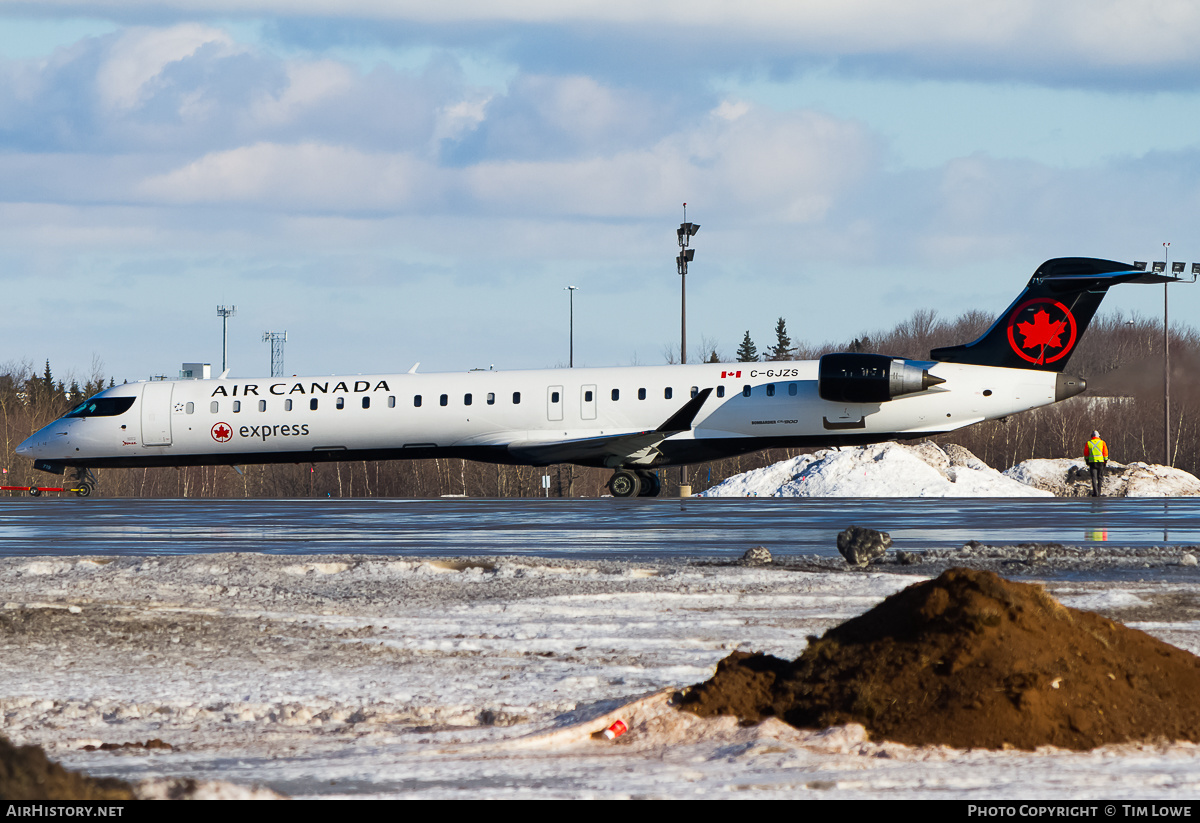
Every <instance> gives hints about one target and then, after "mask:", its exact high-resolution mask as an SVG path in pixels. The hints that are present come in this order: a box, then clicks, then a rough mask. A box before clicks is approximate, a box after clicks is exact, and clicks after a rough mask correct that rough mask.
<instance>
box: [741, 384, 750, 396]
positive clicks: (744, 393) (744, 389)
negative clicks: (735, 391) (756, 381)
mask: <svg viewBox="0 0 1200 823" xmlns="http://www.w3.org/2000/svg"><path fill="white" fill-rule="evenodd" d="M749 396H750V387H749V386H742V397H749Z"/></svg>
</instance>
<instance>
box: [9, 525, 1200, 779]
mask: <svg viewBox="0 0 1200 823" xmlns="http://www.w3.org/2000/svg"><path fill="white" fill-rule="evenodd" d="M742 550H744V547H740V546H738V547H731V555H730V559H731V560H734V559H735V558H736V557H738V556H740V553H741V551H742ZM1171 568H1176V566H1172V567H1171ZM1178 568H1179V569H1180V571H1179V576H1178V578H1175V577H1172V574H1174V572H1172V571H1171V570H1170V569H1166V570H1165V573H1164V574H1159V575H1158V576H1157V577H1156V579H1155V580H1154V581H1151V582H1141V581H1140V580H1139V579H1138V575H1137V573H1133V574H1130V575H1126V576H1125V577H1124V580H1123V582H1120V583H1113V582H1089V581H1087V580H1086V579H1084V578H1081V577H1079V576H1072V577H1071V578H1070V579H1069V581H1068V582H1058V583H1052V584H1051V585H1050V586H1049V588H1050V591H1051V593H1052V594H1054V595H1055V596H1056V597H1058V598H1060V599H1061V600H1062V601H1063V602H1064V603H1066V604H1067V605H1071V606H1075V607H1080V608H1088V609H1094V610H1098V611H1102V612H1105V613H1107V614H1110V615H1111V616H1113V617H1115V618H1117V619H1122V620H1124V621H1125V622H1126V623H1127V624H1129V625H1132V626H1134V627H1138V628H1142V629H1144V630H1146V631H1149V632H1150V633H1152V634H1155V635H1156V636H1159V637H1162V638H1163V639H1165V640H1167V641H1168V642H1171V643H1174V644H1175V645H1178V646H1181V647H1183V648H1186V649H1188V650H1190V651H1192V652H1196V651H1197V650H1200V623H1198V622H1197V621H1196V619H1195V617H1196V614H1197V613H1198V612H1200V599H1198V598H1197V596H1196V594H1195V585H1194V575H1193V576H1192V577H1188V576H1187V575H1188V572H1187V571H1186V570H1185V569H1184V567H1178ZM917 579H920V578H918V577H917V576H915V575H912V574H891V573H879V572H876V571H867V572H857V571H848V570H830V571H802V570H800V567H799V566H796V565H793V566H790V567H786V568H785V567H780V566H774V565H772V566H765V567H748V566H740V565H737V564H736V563H732V562H731V563H729V564H723V565H719V564H713V563H699V562H690V561H684V560H676V561H669V562H654V563H632V562H587V561H553V562H552V561H545V560H539V559H536V558H494V557H493V558H486V559H471V558H463V559H457V560H447V559H437V560H420V559H413V558H392V557H385V556H353V555H339V556H321V557H311V556H310V557H302V558H301V557H295V556H278V555H255V554H224V555H185V556H176V557H164V558H154V559H146V558H121V557H117V558H96V557H90V558H52V559H51V558H34V559H30V558H8V559H0V602H2V603H3V608H2V609H0V648H2V653H3V659H4V660H5V666H3V667H0V713H2V716H3V718H4V726H3V733H4V734H5V735H6V736H8V737H9V738H10V739H12V740H13V741H14V742H17V743H21V744H24V743H38V744H40V745H42V746H44V747H45V748H46V749H47V751H48V752H49V754H50V755H51V757H54V758H57V759H60V760H61V761H62V762H64V764H66V765H68V766H70V767H73V768H83V769H86V770H88V771H91V772H92V773H94V774H106V775H117V776H121V777H125V778H129V779H135V780H136V779H139V778H142V777H149V776H157V775H190V776H193V777H198V778H216V779H222V780H229V781H234V782H239V783H244V784H255V783H259V784H265V785H268V786H270V787H271V788H274V789H276V790H278V791H281V792H284V793H286V794H290V795H293V796H321V797H339V796H370V797H429V798H435V797H605V798H608V797H625V796H644V797H753V798H765V797H774V796H788V797H809V798H889V799H900V798H937V799H944V798H959V799H974V798H980V799H983V798H993V799H994V798H1030V799H1034V798H1042V799H1063V798H1074V799H1085V798H1109V799H1121V798H1151V799H1153V798H1162V799H1177V798H1179V797H1192V796H1195V795H1196V793H1197V791H1198V790H1200V748H1198V747H1196V746H1193V745H1186V744H1147V745H1141V746H1116V747H1110V748H1106V749H1102V750H1098V751H1095V752H1090V753H1072V752H1063V751H1052V750H1047V751H1041V752H1038V753H1025V752H1013V751H1004V752H986V751H956V750H950V749H945V748H928V749H914V748H907V747H904V746H899V745H895V744H890V743H878V742H872V741H869V740H866V739H865V737H864V735H863V734H862V731H861V729H860V728H857V727H847V728H842V729H834V730H830V731H824V732H803V731H798V730H795V729H791V728H790V727H787V726H784V725H782V724H780V723H776V722H773V721H772V722H767V723H764V724H761V725H759V726H756V727H750V728H742V727H739V726H738V725H737V723H736V722H735V721H733V720H732V719H723V720H716V721H708V720H701V719H699V718H696V717H694V716H692V715H684V714H682V713H679V712H676V711H675V710H674V709H672V708H671V707H670V706H668V705H667V703H666V694H667V691H669V690H670V689H674V688H678V687H681V686H686V685H689V684H692V683H695V682H698V681H700V680H703V679H706V678H707V677H708V676H709V675H710V674H711V672H712V669H713V666H714V665H715V663H716V662H717V661H718V660H719V659H721V658H722V657H724V656H725V655H726V654H728V652H729V651H730V650H732V649H753V650H757V651H763V652H768V653H771V654H776V655H780V656H785V657H794V656H796V655H797V654H799V652H800V651H801V650H802V649H803V648H804V645H805V643H806V639H805V638H806V636H807V635H810V634H818V633H820V632H822V631H823V630H824V629H826V628H828V627H829V626H831V625H833V624H835V623H839V622H841V621H843V620H845V619H846V618H849V617H851V616H853V615H856V614H859V613H861V612H863V611H865V610H867V609H869V608H870V607H871V606H873V605H874V604H875V603H876V602H878V601H879V600H880V599H881V598H883V597H885V596H886V595H888V594H891V593H893V592H895V591H897V590H899V589H900V588H902V587H904V586H906V585H908V584H909V583H912V582H914V581H915V580H917ZM616 718H621V719H623V720H625V721H626V723H627V724H628V725H629V727H630V731H629V732H628V733H627V734H626V735H624V736H622V737H620V738H618V739H617V740H615V741H611V742H610V741H607V740H600V739H595V738H593V736H592V735H593V732H596V731H598V730H599V729H602V728H604V727H606V726H607V725H609V723H611V722H612V721H613V720H614V719H616ZM154 738H157V739H160V740H162V741H164V742H165V743H167V744H169V745H170V746H171V747H172V749H171V750H147V749H132V748H130V749H120V750H117V751H92V752H88V751H85V750H84V747H85V746H98V745H101V744H104V743H109V744H120V743H124V742H130V741H141V742H144V741H146V740H149V739H154Z"/></svg>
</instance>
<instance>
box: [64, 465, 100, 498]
mask: <svg viewBox="0 0 1200 823" xmlns="http://www.w3.org/2000/svg"><path fill="white" fill-rule="evenodd" d="M73 479H74V481H75V483H74V488H73V489H71V491H73V492H75V496H76V497H91V496H92V492H94V491H95V490H96V486H98V485H100V481H99V480H97V479H96V475H95V474H94V473H93V472H92V470H91V469H82V468H77V469H75V477H74V478H73Z"/></svg>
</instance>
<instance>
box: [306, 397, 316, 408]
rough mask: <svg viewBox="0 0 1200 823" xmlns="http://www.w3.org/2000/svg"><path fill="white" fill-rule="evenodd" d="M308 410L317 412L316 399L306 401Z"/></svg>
mask: <svg viewBox="0 0 1200 823" xmlns="http://www.w3.org/2000/svg"><path fill="white" fill-rule="evenodd" d="M308 408H309V409H310V410H312V411H316V410H317V398H315V397H313V398H311V399H310V400H309V401H308Z"/></svg>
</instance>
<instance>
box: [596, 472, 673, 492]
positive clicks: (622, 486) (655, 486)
mask: <svg viewBox="0 0 1200 823" xmlns="http://www.w3.org/2000/svg"><path fill="white" fill-rule="evenodd" d="M608 490H609V491H610V492H612V496H613V497H658V493H659V492H660V491H662V482H661V481H660V480H659V479H658V475H657V474H655V473H654V472H648V471H639V470H634V469H617V471H616V473H615V474H613V476H612V477H611V478H609V481H608Z"/></svg>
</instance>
